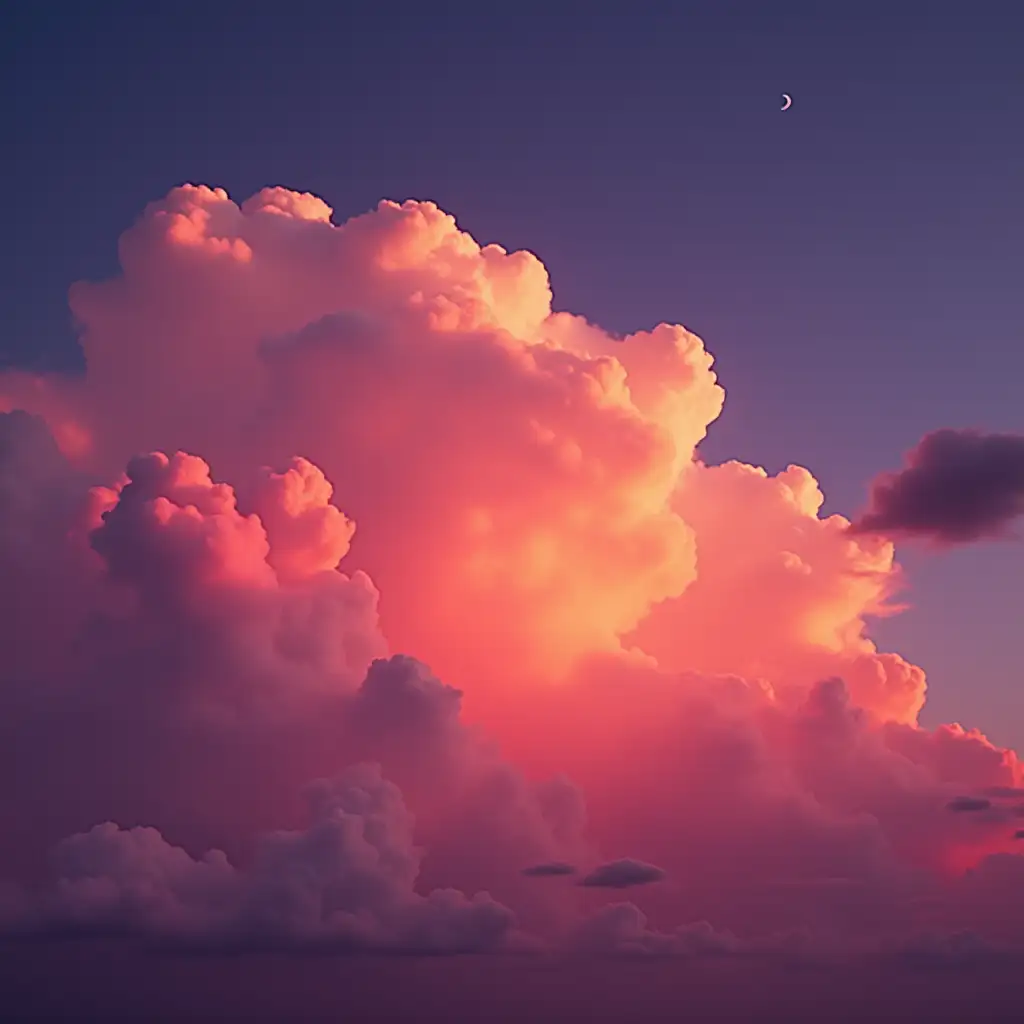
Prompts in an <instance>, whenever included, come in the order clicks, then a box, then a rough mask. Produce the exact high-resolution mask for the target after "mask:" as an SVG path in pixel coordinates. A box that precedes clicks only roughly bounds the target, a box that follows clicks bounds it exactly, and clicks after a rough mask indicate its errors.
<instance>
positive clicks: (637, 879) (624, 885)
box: [580, 857, 665, 889]
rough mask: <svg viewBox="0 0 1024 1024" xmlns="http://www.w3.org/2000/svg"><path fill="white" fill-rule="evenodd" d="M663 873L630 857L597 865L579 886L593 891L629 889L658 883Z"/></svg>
mask: <svg viewBox="0 0 1024 1024" xmlns="http://www.w3.org/2000/svg"><path fill="white" fill-rule="evenodd" d="M664 877H665V872H664V871H663V870H662V869H661V868H659V867H656V866H655V865H653V864H645V863H644V862H643V861H641V860H633V859H632V858H631V857H626V858H623V859H622V860H613V861H609V862H608V863H607V864H599V865H598V866H597V867H596V868H594V870H593V871H591V872H590V874H588V875H584V877H583V878H582V879H581V881H580V885H584V886H587V887H589V888H594V889H629V888H632V887H633V886H635V885H650V884H651V883H652V882H660V881H661V880H662V879H663V878H664Z"/></svg>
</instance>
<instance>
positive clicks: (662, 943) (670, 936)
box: [571, 903, 741, 957]
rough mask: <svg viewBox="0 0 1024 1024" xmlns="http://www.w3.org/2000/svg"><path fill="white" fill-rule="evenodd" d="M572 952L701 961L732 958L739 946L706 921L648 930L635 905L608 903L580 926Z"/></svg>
mask: <svg viewBox="0 0 1024 1024" xmlns="http://www.w3.org/2000/svg"><path fill="white" fill-rule="evenodd" d="M571 948H575V949H576V950H579V951H581V952H587V953H603V954H614V955H619V956H634V957H658V956H680V957H701V956H721V955H728V954H733V953H736V952H738V951H739V950H740V948H741V945H740V943H739V941H738V940H737V939H736V937H735V936H733V935H731V934H730V933H728V932H720V931H717V930H716V929H715V928H713V927H712V926H711V925H710V924H708V922H707V921H700V922H697V923H695V924H690V925H681V926H678V927H676V928H674V929H672V930H671V931H667V932H663V931H657V930H655V929H651V928H649V927H648V921H647V917H646V915H645V914H644V913H643V912H642V911H641V910H640V908H639V907H637V906H636V905H635V904H633V903H609V904H607V905H606V906H604V907H602V908H601V909H600V910H598V911H596V912H595V913H594V914H593V915H592V916H591V917H589V918H588V919H586V920H585V921H584V922H583V923H582V924H581V925H580V926H579V928H578V929H577V931H576V932H575V934H574V935H573V937H572V947H571Z"/></svg>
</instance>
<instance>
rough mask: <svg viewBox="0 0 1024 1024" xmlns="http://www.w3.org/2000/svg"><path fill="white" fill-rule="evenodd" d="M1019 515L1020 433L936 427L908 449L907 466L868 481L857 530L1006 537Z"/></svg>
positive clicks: (1022, 483) (1023, 488)
mask: <svg viewBox="0 0 1024 1024" xmlns="http://www.w3.org/2000/svg"><path fill="white" fill-rule="evenodd" d="M1021 514H1024V437H1021V436H1020V435H1017V434H986V433H982V432H981V431H977V430H948V429H947V430H936V431H934V432H933V433H930V434H926V435H925V436H924V437H923V438H922V439H921V440H920V441H919V442H918V443H917V445H915V447H914V448H912V449H911V450H910V452H908V453H907V456H906V459H905V467H904V468H903V469H902V470H900V471H899V472H897V473H884V474H882V475H881V476H880V477H878V479H876V480H875V481H874V483H873V484H872V485H871V498H870V502H869V506H868V509H867V511H866V512H865V513H864V514H863V515H862V516H861V517H860V518H859V519H858V520H857V521H856V523H855V524H854V526H855V530H856V531H857V532H860V533H880V534H886V535H889V536H894V537H900V536H903V537H920V538H924V539H926V540H931V541H934V542H936V543H940V544H966V543H969V542H971V541H977V540H985V539H998V538H1005V537H1007V536H1008V535H1009V527H1010V525H1011V523H1012V522H1013V520H1015V519H1016V518H1017V517H1018V516H1020V515H1021Z"/></svg>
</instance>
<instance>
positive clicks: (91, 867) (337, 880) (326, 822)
mask: <svg viewBox="0 0 1024 1024" xmlns="http://www.w3.org/2000/svg"><path fill="white" fill-rule="evenodd" d="M310 804H311V811H312V823H311V824H310V826H309V827H308V828H307V829H306V830H305V831H302V832H275V833H271V834H269V835H265V836H263V837H261V839H260V840H259V842H258V844H257V847H256V853H255V857H254V863H253V865H252V866H251V868H249V869H248V870H247V871H239V870H238V869H236V868H235V867H233V866H232V865H231V864H230V863H229V862H228V860H227V858H226V857H225V856H224V854H223V853H221V852H220V851H219V850H212V851H210V852H208V853H206V854H204V855H203V856H202V857H201V858H199V859H194V858H193V857H191V856H190V855H189V854H188V853H187V852H186V851H185V850H183V849H181V848H180V847H177V846H173V845H171V844H170V843H168V842H167V841H166V840H165V839H164V837H163V836H162V835H161V834H160V832H159V831H158V830H156V829H153V828H145V827H136V828H132V829H122V828H119V827H118V826H116V825H114V824H113V823H111V822H107V823H106V824H103V825H97V826H95V827H94V828H92V829H91V830H90V831H89V832H87V833H82V834H78V835H74V836H71V837H69V838H68V839H65V840H64V841H62V842H61V843H60V844H59V845H58V846H57V848H56V850H55V854H54V864H55V868H56V872H57V879H56V884H55V885H54V886H53V888H52V889H50V890H48V891H45V892H44V893H42V894H41V896H40V897H39V898H38V900H37V902H36V903H35V904H34V905H32V904H31V903H28V901H26V903H28V906H29V909H28V911H27V912H26V911H25V910H24V909H23V910H22V912H21V914H20V915H18V916H14V917H12V918H11V919H10V920H9V921H8V927H9V928H12V929H14V930H17V931H20V932H22V933H24V932H26V931H28V932H35V933H38V932H43V933H45V932H51V933H57V934H75V935H79V936H81V935H83V934H90V933H92V934H98V935H110V934H129V935H136V934H137V935H141V936H143V937H145V938H151V939H156V940H165V941H170V942H173V943H175V944H178V945H198V946H202V947H204V948H218V949H237V948H242V949H289V948H297V949H309V948H328V949H333V950H338V951H344V950H357V949H366V950H384V951H387V950H392V951H401V952H429V953H439V952H444V953H459V952H480V951H482V950H488V949H497V948H500V947H501V946H503V945H504V944H505V943H506V941H507V940H508V939H509V937H510V934H511V931H512V927H513V924H514V918H513V915H512V913H511V912H510V911H509V910H508V909H507V908H505V907H503V906H501V905H500V904H498V903H496V902H495V901H494V900H492V899H490V897H488V896H487V895H486V894H479V895H477V896H475V897H473V898H472V899H469V898H467V897H466V896H465V895H463V894H462V893H460V892H457V891H455V890H434V891H432V892H430V893H428V894H427V895H425V896H420V895H418V894H417V893H416V892H415V891H414V888H413V886H414V883H415V880H416V875H417V873H418V870H419V860H420V853H419V851H418V850H417V849H416V848H415V847H414V845H413V840H412V817H411V815H410V814H409V813H408V811H407V809H406V807H405V805H404V803H403V800H402V796H401V793H400V792H399V790H398V789H397V788H396V787H395V786H394V785H392V784H391V783H389V782H387V781H386V780H385V779H383V778H382V776H381V774H380V771H379V768H377V767H376V766H373V765H358V766H355V767H354V768H352V769H350V770H349V771H348V772H346V773H345V774H344V775H342V776H341V777H339V778H338V779H335V780H322V781H321V782H319V783H317V784H315V785H314V786H313V787H311V790H310Z"/></svg>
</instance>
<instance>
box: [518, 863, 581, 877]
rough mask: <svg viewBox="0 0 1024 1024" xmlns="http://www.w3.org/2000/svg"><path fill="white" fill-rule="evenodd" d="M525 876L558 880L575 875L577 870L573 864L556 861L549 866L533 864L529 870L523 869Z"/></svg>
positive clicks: (548, 864)
mask: <svg viewBox="0 0 1024 1024" xmlns="http://www.w3.org/2000/svg"><path fill="white" fill-rule="evenodd" d="M523 874H524V875H526V877H527V878H558V877H563V876H565V875H574V874H576V869H575V868H574V867H573V866H572V865H571V864H566V863H564V862H563V861H557V860H556V861H551V862H550V863H547V864H531V865H530V866H529V867H528V868H523Z"/></svg>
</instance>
